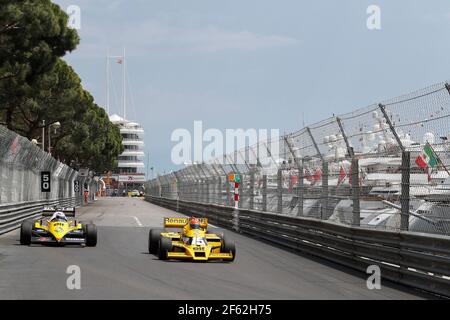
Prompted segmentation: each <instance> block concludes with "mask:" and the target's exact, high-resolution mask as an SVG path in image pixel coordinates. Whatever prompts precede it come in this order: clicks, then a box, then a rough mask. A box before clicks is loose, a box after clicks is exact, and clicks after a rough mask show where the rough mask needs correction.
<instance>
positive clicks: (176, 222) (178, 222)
mask: <svg viewBox="0 0 450 320" xmlns="http://www.w3.org/2000/svg"><path fill="white" fill-rule="evenodd" d="M197 219H198V220H199V221H200V226H201V227H202V228H206V227H207V226H208V218H197ZM188 223H189V218H164V228H183V227H184V226H185V225H187V224H188Z"/></svg>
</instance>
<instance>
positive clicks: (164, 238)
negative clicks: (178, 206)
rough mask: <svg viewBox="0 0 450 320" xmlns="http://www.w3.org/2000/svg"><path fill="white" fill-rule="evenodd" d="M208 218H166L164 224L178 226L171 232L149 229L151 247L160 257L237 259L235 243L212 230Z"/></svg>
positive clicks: (168, 226) (167, 226)
mask: <svg viewBox="0 0 450 320" xmlns="http://www.w3.org/2000/svg"><path fill="white" fill-rule="evenodd" d="M207 226H208V219H207V218H194V217H192V218H164V227H165V228H179V229H181V231H178V232H170V231H167V230H165V229H150V232H149V235H148V251H149V253H151V254H157V255H158V257H159V259H161V260H168V259H177V260H178V259H179V260H192V261H208V260H222V261H234V259H235V257H236V246H235V244H234V242H233V241H229V240H228V239H226V238H225V237H224V235H223V234H221V233H209V232H208V231H207V230H206V229H207Z"/></svg>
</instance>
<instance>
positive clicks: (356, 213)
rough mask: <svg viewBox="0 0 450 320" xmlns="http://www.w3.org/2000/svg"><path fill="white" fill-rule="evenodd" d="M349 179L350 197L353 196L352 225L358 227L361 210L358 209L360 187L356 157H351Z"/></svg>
mask: <svg viewBox="0 0 450 320" xmlns="http://www.w3.org/2000/svg"><path fill="white" fill-rule="evenodd" d="M351 181H352V198H353V220H352V225H353V226H358V227H359V225H360V219H361V210H360V204H359V197H360V189H359V161H358V159H357V158H353V159H352V172H351Z"/></svg>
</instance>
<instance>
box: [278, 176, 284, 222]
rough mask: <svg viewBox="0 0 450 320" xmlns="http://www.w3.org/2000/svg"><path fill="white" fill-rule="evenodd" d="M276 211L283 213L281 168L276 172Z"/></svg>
mask: <svg viewBox="0 0 450 320" xmlns="http://www.w3.org/2000/svg"><path fill="white" fill-rule="evenodd" d="M277 199H278V201H277V213H283V170H282V169H278V172H277Z"/></svg>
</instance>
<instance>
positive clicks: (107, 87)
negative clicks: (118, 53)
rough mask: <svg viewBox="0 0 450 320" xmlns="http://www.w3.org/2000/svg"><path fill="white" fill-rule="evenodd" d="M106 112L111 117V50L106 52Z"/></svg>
mask: <svg viewBox="0 0 450 320" xmlns="http://www.w3.org/2000/svg"><path fill="white" fill-rule="evenodd" d="M106 112H107V113H108V116H109V48H108V49H107V51H106Z"/></svg>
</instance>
